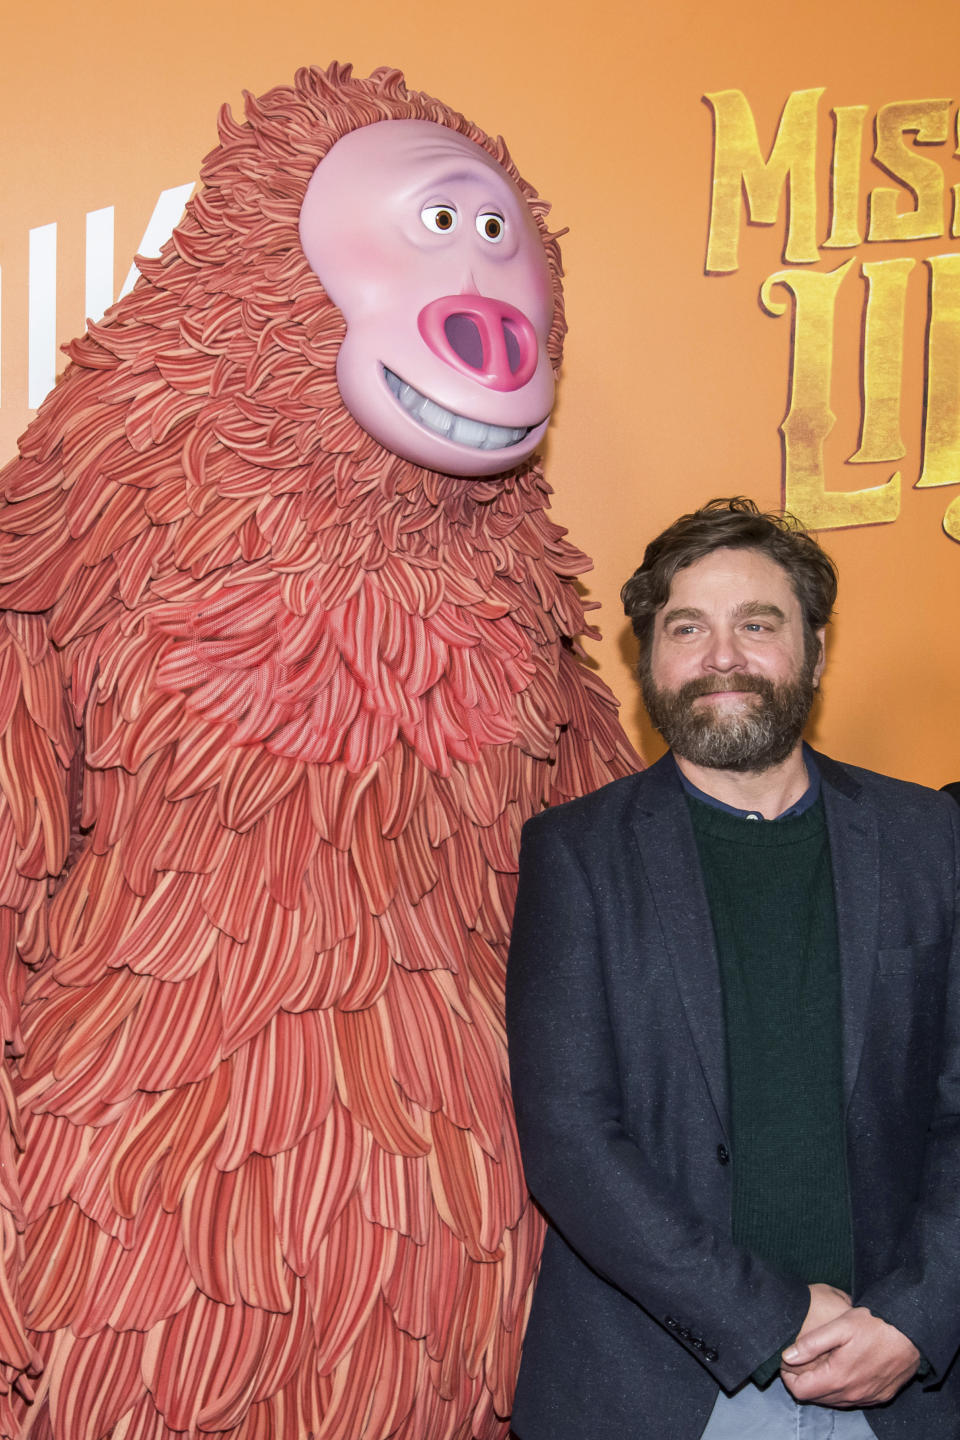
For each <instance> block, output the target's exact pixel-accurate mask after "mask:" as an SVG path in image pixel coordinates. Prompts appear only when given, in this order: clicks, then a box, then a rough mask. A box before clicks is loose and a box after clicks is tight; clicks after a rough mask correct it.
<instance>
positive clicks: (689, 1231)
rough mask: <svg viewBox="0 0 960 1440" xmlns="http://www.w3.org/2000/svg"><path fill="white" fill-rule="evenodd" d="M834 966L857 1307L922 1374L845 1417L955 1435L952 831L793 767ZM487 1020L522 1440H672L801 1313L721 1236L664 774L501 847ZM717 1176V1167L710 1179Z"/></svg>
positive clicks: (700, 968) (823, 765) (687, 907)
mask: <svg viewBox="0 0 960 1440" xmlns="http://www.w3.org/2000/svg"><path fill="white" fill-rule="evenodd" d="M816 760H817V764H818V766H819V768H820V773H821V777H822V780H823V797H824V806H825V811H826V817H827V824H828V828H829V834H830V847H831V855H832V861H833V875H834V889H835V894H836V907H837V925H838V933H839V944H840V965H841V974H842V980H841V985H842V1006H843V1017H842V1018H843V1082H844V1099H845V1105H846V1131H847V1157H848V1168H849V1183H850V1197H851V1209H852V1225H853V1239H854V1301H855V1303H857V1304H864V1305H868V1306H869V1307H870V1308H871V1309H872V1310H873V1311H874V1313H876V1314H878V1315H880V1316H882V1317H883V1318H884V1319H885V1320H888V1321H889V1322H890V1323H891V1324H893V1325H896V1326H897V1327H898V1329H900V1330H902V1331H903V1332H904V1333H905V1334H907V1335H908V1336H909V1337H910V1338H911V1340H913V1341H914V1343H915V1344H916V1345H917V1346H918V1348H919V1349H920V1351H921V1352H922V1354H923V1355H924V1357H925V1358H926V1360H927V1361H928V1362H929V1363H930V1365H931V1367H932V1369H931V1372H930V1374H929V1375H928V1376H926V1378H925V1379H924V1380H923V1381H922V1382H921V1381H919V1380H913V1381H911V1383H910V1384H909V1385H908V1386H907V1387H906V1388H905V1389H904V1390H903V1391H901V1393H900V1394H899V1395H898V1396H897V1397H896V1398H895V1399H894V1400H893V1401H892V1402H890V1403H889V1404H888V1405H885V1406H882V1407H875V1408H873V1409H872V1410H871V1411H870V1412H869V1416H870V1423H871V1425H872V1426H873V1428H874V1429H875V1430H876V1432H877V1434H878V1436H880V1437H881V1440H888V1437H902V1440H958V1437H960V1365H953V1364H952V1362H953V1359H954V1356H955V1354H956V1352H957V1350H958V1348H960V989H958V986H960V938H958V937H960V926H958V915H957V904H958V876H960V810H958V808H957V806H956V804H955V803H954V802H953V801H951V800H950V799H949V798H948V797H947V796H944V795H940V794H938V793H937V792H936V791H932V790H927V789H925V788H923V787H922V786H919V785H911V784H907V783H906V782H903V781H899V780H892V779H889V778H887V777H885V776H882V775H874V774H872V773H870V772H869V771H865V770H857V769H853V768H851V767H849V766H846V765H839V764H837V763H836V762H835V761H832V760H829V759H828V758H827V757H826V756H822V755H818V756H816ZM507 1024H508V1035H509V1041H510V1066H511V1075H512V1080H513V1088H514V1099H515V1104H516V1112H517V1125H518V1128H519V1132H520V1141H521V1147H522V1151H523V1158H524V1165H525V1168H526V1174H527V1180H528V1183H529V1185H530V1189H531V1191H532V1192H533V1195H534V1196H535V1198H536V1199H537V1201H538V1202H539V1204H540V1205H541V1206H542V1208H543V1210H544V1211H545V1213H546V1215H547V1218H548V1220H549V1221H550V1229H549V1232H548V1237H547V1242H546V1247H545V1250H544V1257H543V1266H542V1270H541V1275H540V1279H539V1282H538V1286H537V1290H536V1292H535V1295H534V1301H533V1310H532V1314H531V1318H530V1324H529V1328H528V1331H527V1338H526V1342H525V1347H524V1353H523V1361H522V1364H521V1370H520V1380H519V1384H518V1390H517V1399H516V1408H515V1411H514V1420H513V1423H514V1427H515V1430H516V1432H517V1434H518V1435H519V1436H520V1437H521V1440H583V1437H584V1436H586V1435H589V1436H593V1437H595V1440H644V1437H650V1440H664V1436H668V1435H669V1436H671V1437H676V1440H688V1437H689V1440H693V1437H696V1436H699V1435H700V1434H701V1432H702V1430H703V1427H704V1425H705V1424H706V1421H707V1419H708V1417H709V1414H710V1411H711V1409H712V1407H713V1404H714V1401H715V1399H716V1396H717V1390H718V1386H723V1387H724V1389H726V1390H728V1391H729V1390H734V1389H736V1388H737V1387H738V1386H739V1385H741V1384H742V1383H744V1382H745V1381H746V1380H747V1379H748V1377H749V1376H750V1375H751V1374H752V1373H753V1371H754V1370H755V1369H756V1368H757V1367H758V1366H759V1365H760V1364H761V1363H762V1362H763V1361H765V1360H767V1359H768V1358H769V1356H770V1355H771V1354H773V1353H774V1352H775V1350H776V1349H777V1348H778V1347H779V1346H781V1345H785V1344H786V1343H787V1342H788V1341H789V1340H790V1339H791V1338H793V1336H795V1335H796V1333H797V1331H798V1330H799V1328H800V1326H801V1324H802V1323H803V1319H804V1316H805V1314H806V1310H807V1303H808V1299H809V1292H808V1290H807V1286H806V1284H804V1283H803V1282H802V1281H800V1280H798V1279H796V1278H794V1277H791V1276H787V1275H784V1274H783V1273H781V1272H779V1271H777V1270H776V1269H775V1268H774V1267H772V1266H771V1265H769V1264H767V1263H766V1262H764V1261H762V1260H760V1259H758V1258H757V1257H755V1256H753V1255H752V1254H750V1253H749V1252H747V1251H745V1250H743V1249H741V1248H739V1247H738V1246H736V1245H734V1244H733V1242H732V1240H731V1238H730V1229H731V1223H730V1207H731V1189H732V1186H731V1172H732V1166H731V1165H730V1164H729V1163H728V1161H729V1159H730V1152H731V1151H732V1148H733V1147H732V1143H731V1140H730V1136H729V1131H728V1107H727V1078H726V1058H725V1038H724V1027H723V1000H722V995H721V990H720V978H719V969H718V964H717V956H716V950H715V946H714V941H713V928H712V924H711V920H710V913H709V909H708V906H707V900H706V896H705V893H704V889H703V882H702V879H701V872H700V863H699V859H698V855H697V850H696V842H695V840H694V835H693V829H692V825H691V822H690V816H689V811H688V808H687V804H686V801H685V798H684V794H683V791H682V788H681V786H680V783H679V780H678V778H677V772H676V767H675V765H674V763H673V761H672V759H671V758H670V757H669V756H666V757H664V759H663V760H661V761H659V762H658V763H657V764H656V765H654V766H652V767H651V768H650V769H649V770H646V771H644V772H642V773H641V774H639V775H631V776H628V777H627V778H625V779H623V780H617V781H614V783H613V784H611V785H607V786H605V787H604V788H603V789H601V790H598V791H596V792H595V793H594V794H592V795H588V796H585V797H584V798H583V799H581V800H575V801H573V802H571V803H570V804H567V805H562V806H559V807H557V808H556V809H553V810H547V811H544V812H543V813H542V814H540V815H537V816H535V817H534V818H533V819H532V820H530V821H529V822H528V823H527V825H526V826H525V827H524V834H523V845H522V849H521V857H520V887H519V893H518V897H517V908H516V917H515V922H514V933H513V941H512V945H511V951H510V963H509V967H508V973H507ZM733 1160H734V1163H736V1157H735V1156H733Z"/></svg>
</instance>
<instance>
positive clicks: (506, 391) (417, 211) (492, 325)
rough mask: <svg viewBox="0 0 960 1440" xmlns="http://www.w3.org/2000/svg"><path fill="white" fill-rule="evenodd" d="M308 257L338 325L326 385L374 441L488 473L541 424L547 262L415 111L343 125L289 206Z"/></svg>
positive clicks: (500, 192)
mask: <svg viewBox="0 0 960 1440" xmlns="http://www.w3.org/2000/svg"><path fill="white" fill-rule="evenodd" d="M300 240H301V244H302V245H303V249H304V253H305V255H306V257H307V260H308V261H309V262H310V265H311V267H312V269H313V271H314V272H315V274H316V275H317V277H318V278H319V280H320V282H321V284H322V285H323V286H324V288H325V289H326V291H327V294H328V295H329V296H330V298H331V300H333V302H334V304H335V305H337V306H338V308H339V309H340V311H341V312H342V314H343V317H344V319H345V320H346V323H347V334H346V338H345V339H344V341H343V344H342V345H341V347H340V354H339V357H338V359H337V382H338V384H339V387H340V393H341V395H342V397H343V402H344V404H345V405H346V407H347V409H348V410H349V411H350V413H351V415H352V416H353V417H354V419H355V420H356V421H357V422H358V423H359V424H360V425H361V426H362V427H363V429H364V430H366V431H367V432H368V434H370V435H372V436H373V437H374V439H375V440H378V441H379V442H380V444H381V445H383V446H385V447H386V449H388V450H390V451H392V452H393V453H394V454H396V455H401V456H403V457H404V458H405V459H407V460H412V461H414V462H415V463H416V464H418V465H424V466H426V467H427V468H428V469H431V470H439V471H441V472H443V473H445V474H448V475H463V476H469V475H495V474H498V473H500V472H502V471H504V470H509V469H511V468H512V467H513V466H514V465H517V464H519V463H520V462H521V461H522V460H525V459H526V457H527V456H528V455H530V454H531V453H532V452H533V450H534V449H535V448H536V446H537V445H538V444H539V442H540V440H541V439H542V437H543V434H544V432H545V430H546V428H547V421H548V419H549V416H550V409H551V407H552V405H553V394H554V382H553V370H552V368H551V365H550V360H549V357H548V356H547V349H546V341H547V335H548V332H549V329H550V323H551V320H552V318H553V297H552V291H551V283H550V272H549V270H548V267H547V260H546V255H545V253H544V249H543V244H542V241H541V239H540V235H539V232H538V231H537V227H536V224H535V223H534V220H533V217H532V216H531V214H530V211H529V209H528V208H527V205H526V203H525V201H524V199H523V197H522V196H521V195H520V193H519V191H518V190H517V189H516V187H515V186H514V184H513V182H512V181H511V180H510V179H509V177H508V176H507V175H506V173H505V172H504V171H503V170H502V169H501V167H500V166H499V165H498V164H497V163H496V161H495V160H494V159H493V158H492V157H491V156H490V155H488V154H487V153H486V151H485V150H483V149H481V147H480V146H479V145H476V144H474V142H473V141H472V140H468V139H466V137H465V136H462V135H458V134H456V132H455V131H453V130H449V129H448V128H447V127H446V126H444V125H438V124H434V123H433V122H432V121H428V120H381V121H379V122H377V123H375V124H373V125H366V126H364V127H363V128H362V129H360V130H353V131H351V132H350V134H349V135H345V136H344V137H343V139H342V140H338V141H337V143H336V144H335V145H334V146H333V147H332V148H331V149H330V151H329V152H328V153H327V155H326V156H325V157H324V159H323V160H321V162H320V164H319V165H318V166H317V168H316V170H315V171H314V174H313V177H312V179H311V181H310V184H309V186H308V187H307V193H306V196H305V197H304V201H303V207H302V209H301V211H300Z"/></svg>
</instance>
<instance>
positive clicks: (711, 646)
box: [703, 630, 747, 674]
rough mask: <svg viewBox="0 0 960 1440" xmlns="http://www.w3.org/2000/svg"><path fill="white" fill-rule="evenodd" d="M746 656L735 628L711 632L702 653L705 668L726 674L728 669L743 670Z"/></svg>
mask: <svg viewBox="0 0 960 1440" xmlns="http://www.w3.org/2000/svg"><path fill="white" fill-rule="evenodd" d="M746 663H747V661H746V656H745V654H744V651H743V646H742V644H741V642H740V639H739V637H738V636H737V633H736V631H735V630H717V631H714V632H713V634H711V636H710V638H709V640H708V642H707V645H706V648H705V650H704V654H703V664H704V668H705V669H706V670H716V671H718V672H719V673H721V674H726V672H727V671H730V670H743V669H745V667H746Z"/></svg>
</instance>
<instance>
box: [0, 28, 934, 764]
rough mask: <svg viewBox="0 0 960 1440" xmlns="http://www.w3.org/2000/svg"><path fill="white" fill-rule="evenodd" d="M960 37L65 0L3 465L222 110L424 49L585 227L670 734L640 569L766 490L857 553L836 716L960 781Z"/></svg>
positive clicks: (579, 323)
mask: <svg viewBox="0 0 960 1440" xmlns="http://www.w3.org/2000/svg"><path fill="white" fill-rule="evenodd" d="M958 41H960V15H958V12H957V9H956V6H955V5H953V4H947V3H946V0H935V3H934V4H933V5H931V6H928V7H927V8H926V9H924V10H923V11H922V12H919V11H913V12H912V13H907V12H906V11H905V9H904V7H901V6H899V5H894V4H892V3H889V0H887V3H885V4H874V5H867V4H861V3H854V4H846V5H843V6H839V5H837V4H836V3H835V0H798V3H797V4H795V5H792V6H789V7H788V6H780V5H778V4H776V3H770V0H737V3H735V4H734V5H733V6H719V5H713V6H710V5H706V4H693V3H689V0H680V3H675V4H673V5H672V6H652V5H651V6H637V5H634V4H628V3H626V0H594V3H592V4H590V5H584V4H582V3H578V4H574V3H571V0H563V3H558V4H555V5H552V6H547V5H545V4H540V3H536V4H534V3H529V0H519V3H517V0H489V3H487V4H485V5H483V6H473V7H467V6H464V5H462V4H456V3H455V4H451V5H449V6H445V5H442V4H438V3H436V0H406V3H405V4H404V5H396V4H395V3H393V0H390V3H387V0H351V3H350V4H349V5H344V6H343V7H342V8H340V7H336V6H334V5H332V4H330V3H317V0H310V3H307V0H273V3H271V4H270V5H265V4H253V3H249V0H234V3H226V0H205V3H204V4H202V5H197V4H194V3H187V0H167V3H166V4H164V5H163V6H138V7H131V6H129V5H127V4H121V3H119V0H92V3H91V4H90V5H87V6H77V7H64V6H62V5H61V3H60V0H35V3H34V4H33V5H32V6H31V7H30V8H29V9H28V8H27V7H24V8H23V9H22V10H20V11H19V13H17V14H13V15H11V16H8V17H7V19H6V20H5V39H4V46H3V54H2V56H0V153H2V156H3V159H2V162H0V168H2V174H3V181H4V183H3V210H2V221H0V315H2V331H0V460H3V459H6V458H7V457H8V456H10V455H12V454H13V452H14V449H15V441H16V436H17V435H18V434H19V433H20V431H21V430H22V429H23V428H24V426H25V424H26V423H27V420H28V419H29V416H30V413H31V410H30V406H31V405H32V404H36V403H37V402H38V399H39V397H40V396H41V395H42V394H43V393H44V390H45V389H46V388H47V387H48V386H49V384H50V383H51V381H52V378H53V375H54V372H55V370H56V369H57V368H59V367H60V365H61V364H62V358H61V357H59V356H58V353H57V349H56V347H57V345H58V344H59V343H62V342H63V341H64V340H66V339H68V338H69V337H70V336H72V335H74V334H75V333H77V332H78V331H79V330H80V329H81V328H82V326H83V321H84V316H85V315H86V314H91V313H92V314H98V313H100V312H102V310H103V308H104V307H105V306H106V304H107V303H109V301H110V300H111V299H113V298H115V297H116V296H117V295H118V294H120V293H121V290H122V289H123V288H124V287H125V285H127V284H128V283H129V281H130V276H129V272H130V264H131V257H132V255H133V253H134V251H136V250H137V249H143V250H144V251H145V252H150V251H151V250H154V251H155V249H156V248H157V247H158V246H159V243H160V242H161V241H162V239H163V238H164V236H165V235H166V234H167V233H169V229H170V226H171V225H172V223H173V222H174V220H175V219H176V217H177V215H178V214H179V212H180V210H181V208H182V205H183V203H184V200H185V198H186V197H187V196H188V195H189V193H190V190H191V188H192V185H193V182H194V180H195V177H196V174H197V171H198V168H199V162H200V159H201V157H202V155H203V154H204V153H205V152H206V151H207V150H209V149H210V148H211V146H212V144H213V143H214V139H215V130H214V121H215V117H216V111H217V108H218V106H219V104H220V103H221V102H222V101H224V100H227V101H229V102H230V103H231V104H232V105H233V106H234V108H235V109H236V108H237V107H238V106H239V105H240V104H241V90H242V89H244V88H247V89H250V90H253V91H254V92H259V91H262V90H265V89H268V88H269V87H270V86H272V85H274V84H278V83H286V82H289V80H290V79H291V78H292V75H293V72H294V71H295V69H296V68H297V67H298V66H299V65H302V64H324V65H325V64H327V63H328V62H329V61H330V60H332V59H341V60H350V61H352V62H353V64H354V66H355V68H356V70H357V71H358V72H360V73H367V72H368V71H369V70H370V69H372V68H373V67H374V66H376V65H380V64H390V65H395V66H398V67H399V68H401V69H402V70H404V72H405V74H406V77H407V81H408V83H409V84H410V85H411V86H413V87H416V88H418V89H424V90H427V91H429V92H431V93H434V94H436V95H439V96H440V97H441V98H443V99H444V100H446V101H448V102H449V103H451V104H453V105H454V106H456V107H457V108H459V109H461V110H463V111H464V112H465V113H466V114H468V115H470V116H471V117H472V118H473V119H475V120H476V121H477V122H478V123H479V124H481V125H482V126H483V127H484V128H485V129H487V130H489V131H492V132H494V133H497V132H502V133H503V134H504V135H505V136H506V138H507V140H508V142H509V144H510V147H511V149H512V151H513V153H514V155H515V157H516V159H517V161H518V164H519V165H520V168H521V170H523V172H524V173H525V174H526V175H527V176H528V177H529V178H530V179H531V180H532V181H533V182H534V183H535V184H536V185H537V186H538V187H539V188H540V190H541V192H542V193H543V194H544V195H545V196H547V197H548V198H549V199H550V200H551V201H552V202H553V206H554V209H553V220H554V222H555V224H556V225H557V226H569V228H570V233H569V235H568V236H567V237H566V238H565V240H564V242H563V249H564V259H565V264H566V270H567V309H568V318H569V323H570V335H569V338H568V348H567V359H566V364H565V368H564V374H563V379H562V383H561V394H560V402H559V406H558V409H557V412H556V416H555V420H554V423H553V425H552V427H551V431H550V435H549V439H548V444H547V452H546V459H547V471H548V476H549V478H550V480H551V482H552V484H553V486H554V488H555V491H556V498H555V513H556V517H557V518H558V519H559V520H560V521H561V522H562V523H564V524H566V525H567V526H568V527H569V529H570V531H571V533H572V536H573V538H574V539H575V540H576V541H577V542H578V543H579V544H580V545H581V546H582V547H583V548H584V549H586V550H587V551H588V552H589V553H590V554H592V555H593V557H594V560H595V563H596V568H595V570H594V572H593V574H592V575H591V576H589V577H587V581H586V584H587V588H588V590H589V593H590V595H591V597H592V598H594V599H597V600H599V601H600V602H601V605H602V608H601V610H600V612H599V617H600V623H601V624H602V627H603V631H604V639H603V641H602V642H600V643H597V644H595V645H593V646H591V650H592V653H593V655H594V656H595V658H596V661H597V663H598V665H599V667H600V669H601V672H602V673H603V675H604V677H605V678H606V679H607V680H608V682H609V683H610V684H611V686H612V687H613V689H614V690H615V691H616V692H617V694H618V695H619V696H620V697H621V699H622V700H623V702H624V717H625V721H626V723H627V725H628V728H630V729H631V730H632V731H633V733H634V734H635V736H636V738H637V739H638V741H639V743H640V745H641V747H642V749H643V751H644V753H645V754H646V755H647V756H648V757H652V756H654V755H655V754H656V753H657V752H658V750H659V748H660V747H659V743H658V741H657V739H656V737H655V736H652V735H651V734H650V733H649V731H648V730H647V729H646V727H645V723H644V721H643V718H642V715H641V713H640V709H639V705H638V702H637V700H636V698H635V695H634V689H633V683H632V680H631V676H630V665H631V660H632V651H631V644H630V640H629V634H628V631H627V628H626V625H625V622H624V621H623V619H622V614H621V610H620V606H619V601H618V598H617V595H618V591H619V587H620V584H621V582H622V581H623V579H624V578H625V577H626V576H627V575H628V574H629V573H630V571H631V570H632V569H633V568H634V566H635V565H636V564H637V563H638V561H639V558H640V555H641V553H642V550H643V546H644V544H645V542H646V540H647V539H648V538H649V537H650V536H651V535H652V534H654V533H655V532H656V531H657V530H659V529H660V528H662V526H663V525H665V524H666V523H668V522H669V521H670V520H672V519H673V518H674V517H675V516H676V515H677V514H679V513H680V512H681V511H683V510H686V509H689V508H690V507H692V506H694V505H696V504H698V503H700V502H702V501H703V500H706V499H708V498H709V497H710V496H712V495H718V494H731V493H746V494H750V495H753V496H755V497H756V498H757V500H759V501H760V502H761V503H763V504H764V505H769V506H776V505H778V504H780V503H781V502H782V501H783V500H786V502H787V504H788V505H789V506H790V507H791V508H793V509H795V510H796V511H797V512H798V513H799V514H800V515H801V516H802V517H803V518H804V519H805V520H806V521H807V523H809V524H811V525H813V526H816V527H818V528H820V530H821V535H822V538H823V539H824V541H825V543H826V544H827V546H828V548H829V549H830V550H831V551H832V553H833V554H834V555H835V557H836V559H837V560H838V562H839V565H840V569H841V591H840V602H839V613H838V617H837V620H836V623H835V626H834V629H833V634H832V636H831V640H830V650H831V654H830V664H829V668H828V673H827V678H826V682H825V693H824V698H823V702H822V705H821V707H820V710H819V714H818V718H817V723H816V728H815V739H816V740H817V741H818V743H820V744H821V745H823V747H824V748H826V749H828V750H831V751H832V752H833V753H835V754H836V755H838V756H839V757H840V758H845V759H848V760H851V761H854V762H857V763H860V764H864V765H868V766H872V767H874V768H877V769H882V770H887V771H889V772H891V773H893V774H898V775H903V776H907V777H909V778H913V779H917V780H921V781H924V782H925V783H928V784H932V785H941V784H943V783H944V782H945V781H947V780H954V779H960V743H958V741H957V738H956V737H957V732H958V724H960V678H958V669H960V666H958V656H957V648H958V647H957V636H958V629H960V626H958V613H960V158H958V152H960V131H958V104H960V77H958V72H957V67H956V62H955V57H956V54H957V53H958Z"/></svg>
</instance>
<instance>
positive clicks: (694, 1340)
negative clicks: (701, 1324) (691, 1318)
mask: <svg viewBox="0 0 960 1440" xmlns="http://www.w3.org/2000/svg"><path fill="white" fill-rule="evenodd" d="M690 1344H691V1345H692V1346H693V1348H694V1350H702V1349H703V1341H702V1340H701V1339H700V1336H699V1335H694V1336H692V1337H691V1340H690Z"/></svg>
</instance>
